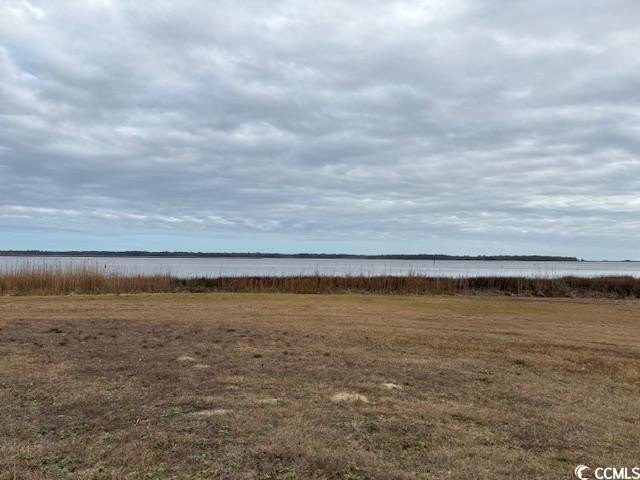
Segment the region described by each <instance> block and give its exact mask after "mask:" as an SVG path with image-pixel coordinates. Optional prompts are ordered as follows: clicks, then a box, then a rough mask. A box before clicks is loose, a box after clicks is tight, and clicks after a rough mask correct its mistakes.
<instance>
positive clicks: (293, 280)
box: [0, 264, 640, 298]
mask: <svg viewBox="0 0 640 480" xmlns="http://www.w3.org/2000/svg"><path fill="white" fill-rule="evenodd" d="M160 292H247V293H259V292H265V293H303V294H331V293H370V294H383V295H452V294H470V295H476V294H498V295H518V296H540V297H609V298H640V279H638V278H633V277H630V276H619V277H611V276H610V277H596V278H581V277H562V278H553V279H552V278H524V277H471V278H437V277H425V276H421V275H407V276H402V277H396V276H346V277H338V276H322V275H301V276H283V277H280V276H273V277H250V276H237V277H217V278H214V277H200V278H178V277H174V276H171V275H170V274H157V275H141V274H137V275H126V274H122V273H117V272H110V271H105V270H102V269H101V268H100V267H99V266H97V265H96V266H91V265H84V264H82V265H73V264H67V265H45V264H24V265H20V266H18V267H14V268H9V269H4V270H0V295H66V294H74V293H76V294H100V293H160Z"/></svg>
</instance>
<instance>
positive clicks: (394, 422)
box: [0, 294, 640, 480]
mask: <svg viewBox="0 0 640 480" xmlns="http://www.w3.org/2000/svg"><path fill="white" fill-rule="evenodd" d="M0 408H1V409H2V411H1V415H0V479H1V480H9V479H11V480H13V479H20V480H29V479H50V478H56V479H57V478H70V479H187V478H188V479H191V478H216V479H217V478H220V479H260V480H267V479H324V478H327V479H340V480H357V479H412V478H416V479H417V478H424V479H429V478H433V479H440V478H452V479H454V478H455V479H503V478H504V479H507V478H532V479H534V478H535V479H547V478H548V479H559V478H572V472H573V468H574V467H575V465H576V464H578V463H585V464H587V465H590V466H599V465H602V466H605V465H614V466H615V465H617V466H623V465H627V466H634V465H637V464H638V463H639V462H640V457H639V456H638V451H639V450H638V445H640V429H639V428H638V423H639V422H640V303H639V302H638V301H633V300H616V301H613V300H584V299H583V300H577V299H553V300H552V299H523V298H508V297H455V296H449V297H418V296H412V297H401V296H371V295H370V296H357V295H342V296H319V295H306V296H305V295H286V294H279V295H269V294H154V295H148V294H141V295H121V296H116V295H101V296H80V295H78V296H60V297H58V296H48V297H37V296H24V297H9V296H4V297H0Z"/></svg>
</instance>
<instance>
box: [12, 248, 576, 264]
mask: <svg viewBox="0 0 640 480" xmlns="http://www.w3.org/2000/svg"><path fill="white" fill-rule="evenodd" d="M0 256H25V257H166V258H170V257H174V258H316V259H365V260H485V261H501V260H502V261H530V262H544V261H555V262H577V261H579V259H578V258H577V257H563V256H555V255H443V254H423V253H419V254H390V255H359V254H349V253H264V252H169V251H163V252H149V251H145V250H127V251H106V250H95V251H94V250H66V251H51V250H1V251H0Z"/></svg>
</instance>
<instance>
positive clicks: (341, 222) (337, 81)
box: [0, 0, 640, 258]
mask: <svg viewBox="0 0 640 480" xmlns="http://www.w3.org/2000/svg"><path fill="white" fill-rule="evenodd" d="M639 23H640V6H638V5H637V3H636V2H635V1H634V0H624V1H623V0H617V1H612V2H606V3H605V2H600V1H596V0H587V1H585V0H575V1H573V0H572V1H566V2H561V3H558V2H551V1H541V2H525V1H511V2H495V1H493V2H489V1H488V0H485V1H482V0H475V1H472V0H467V1H463V0H447V1H444V0H425V1H416V0H404V1H401V0H398V1H385V2H371V1H366V2H365V1H359V0H355V1H351V2H337V1H335V2H333V1H326V2H311V1H296V2H293V1H287V0H282V1H270V2H264V1H257V0H255V1H246V2H241V3H238V2H231V1H226V2H224V1H223V2H215V4H212V3H211V2H206V1H200V0H198V1H196V0H188V1H183V2H165V1H149V2H134V1H119V0H86V1H77V0H73V1H72V0H67V1H65V0H61V1H57V2H54V3H51V2H37V1H35V0H30V1H27V0H5V1H3V2H2V3H0V179H1V181H0V227H2V229H3V230H4V231H5V232H21V231H25V230H29V229H36V228H38V229H45V230H48V231H65V232H70V233H69V235H68V237H66V238H68V239H69V242H70V248H74V245H71V244H73V243H74V241H75V242H76V243H77V244H80V243H82V242H80V240H79V239H82V238H83V235H84V236H90V235H94V234H96V233H98V234H104V235H108V234H116V235H119V236H121V237H122V236H125V237H126V235H128V234H131V235H134V234H135V235H138V234H139V235H153V234H162V235H164V234H166V235H175V236H176V238H178V237H179V240H176V242H178V243H177V244H176V245H167V248H175V249H190V248H196V246H195V245H202V240H201V239H207V241H209V244H208V245H210V248H207V249H210V250H216V249H218V248H217V247H220V248H222V247H227V246H229V245H231V246H233V239H237V240H238V241H240V240H241V239H242V242H244V243H243V245H246V244H247V243H246V239H247V238H249V239H251V241H252V242H253V243H252V244H250V245H254V247H253V249H255V250H259V249H261V242H262V241H263V239H267V238H269V239H271V240H270V242H271V243H270V244H269V245H276V246H278V243H277V239H281V240H282V242H283V243H282V245H283V246H282V248H283V249H294V250H295V249H300V250H303V249H307V250H308V249H313V250H323V249H326V248H329V247H327V246H326V243H323V242H326V241H327V240H331V241H333V242H337V243H332V244H331V247H330V248H331V249H334V250H335V249H336V248H337V249H340V246H341V245H343V246H344V248H342V249H343V250H345V251H346V250H350V251H354V250H370V249H371V248H373V247H371V242H372V241H375V242H378V243H376V245H375V247H374V248H376V249H378V250H383V251H384V250H386V251H389V252H391V251H393V252H398V251H406V252H411V251H440V252H446V253H459V252H460V253H503V252H504V253H509V252H511V253H516V252H524V253H558V254H576V255H583V256H593V255H595V256H608V257H610V258H619V257H624V256H627V257H628V256H634V253H635V245H636V244H637V243H638V241H639V240H640V221H639V219H640V196H639V195H638V193H637V192H639V191H640V155H639V153H640V93H638V92H640V90H639V87H640V59H639V58H638V56H637V52H638V51H640V33H639V31H638V29H637V25H638V24H639ZM16 235H17V234H16ZM16 235H14V236H13V237H12V236H11V235H7V236H6V237H5V238H6V239H5V241H4V242H3V241H2V240H0V247H4V248H19V247H20V245H14V244H10V243H11V240H10V238H18V237H17V236H16ZM132 238H133V237H132ZM220 238H225V239H227V241H225V242H223V243H216V241H217V239H220ZM7 239H9V240H7ZM190 239H191V240H190ZM198 239H200V240H198ZM273 239H276V240H273ZM131 242H132V244H131V248H145V245H140V244H135V245H134V244H133V243H135V242H134V240H131ZM190 242H191V243H190ZM274 242H275V243H274ZM296 242H298V243H296ZM340 242H342V243H340ZM114 245H115V244H114ZM118 245H122V243H118ZM323 245H324V246H323ZM42 248H47V245H43V246H42ZM225 249H233V248H231V247H229V248H225ZM453 249H455V251H452V250H453ZM635 256H637V255H635Z"/></svg>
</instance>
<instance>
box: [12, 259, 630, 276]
mask: <svg viewBox="0 0 640 480" xmlns="http://www.w3.org/2000/svg"><path fill="white" fill-rule="evenodd" d="M25 263H29V264H31V265H90V266H92V267H93V266H98V267H99V268H102V269H104V270H105V271H108V272H118V273H126V274H151V273H170V274H171V275H175V276H178V277H197V276H206V277H220V276H249V275H251V276H269V275H280V276H285V275H315V274H319V275H337V276H346V275H394V276H402V275H426V276H431V277H487V276H503V277H511V276H516V277H562V276H567V275H573V276H580V277H597V276H604V275H631V276H634V277H640V262H503V261H490V262H489V261H480V260H476V261H457V260H455V261H452V260H438V261H435V262H434V261H432V260H428V261H427V260H422V261H420V260H365V259H302V258H261V259H260V258H166V257H165V258H140V257H132V258H122V257H121V258H101V257H73V258H70V257H0V270H2V269H4V268H15V267H16V266H20V265H23V264H25Z"/></svg>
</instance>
